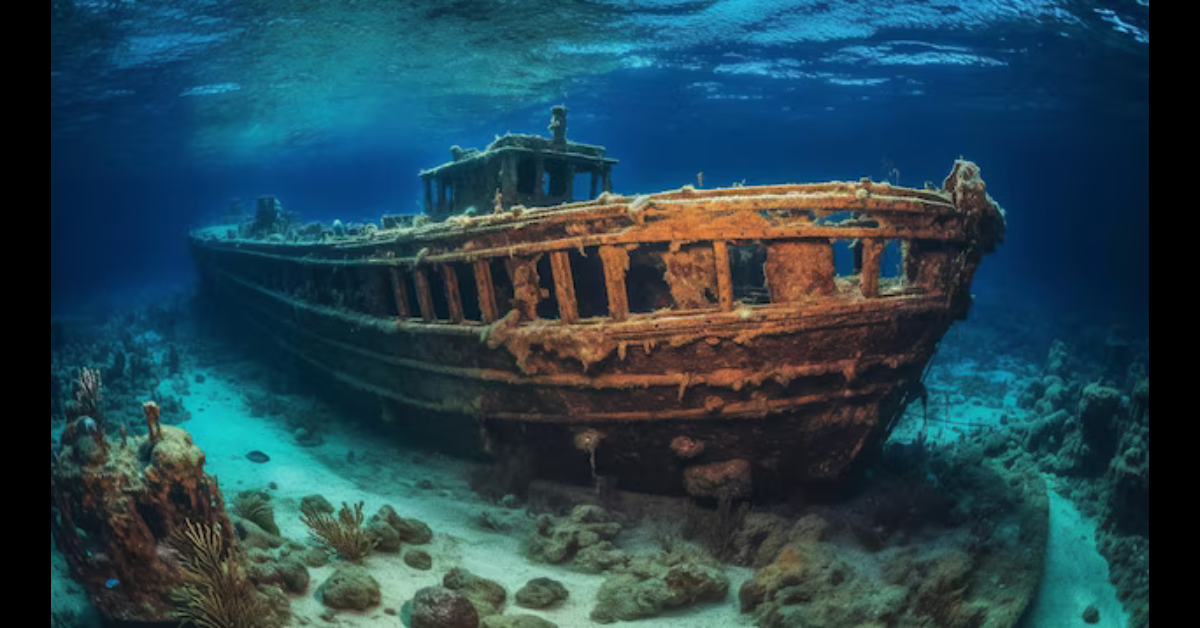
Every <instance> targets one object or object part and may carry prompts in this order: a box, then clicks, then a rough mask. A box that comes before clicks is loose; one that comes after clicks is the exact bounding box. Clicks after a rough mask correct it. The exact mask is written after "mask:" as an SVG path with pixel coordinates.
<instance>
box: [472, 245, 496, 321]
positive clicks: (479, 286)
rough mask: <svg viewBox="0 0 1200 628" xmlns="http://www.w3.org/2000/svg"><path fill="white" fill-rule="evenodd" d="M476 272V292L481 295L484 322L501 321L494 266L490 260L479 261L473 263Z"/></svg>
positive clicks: (481, 310) (480, 306)
mask: <svg viewBox="0 0 1200 628" xmlns="http://www.w3.org/2000/svg"><path fill="white" fill-rule="evenodd" d="M472 266H473V267H474V270H475V290H476V292H478V293H479V311H480V313H481V314H482V316H483V322H485V323H494V322H496V321H498V320H500V310H499V308H497V307H496V287H495V286H494V285H493V284H492V265H491V263H490V262H489V261H488V260H485V259H478V260H475V262H474V263H472Z"/></svg>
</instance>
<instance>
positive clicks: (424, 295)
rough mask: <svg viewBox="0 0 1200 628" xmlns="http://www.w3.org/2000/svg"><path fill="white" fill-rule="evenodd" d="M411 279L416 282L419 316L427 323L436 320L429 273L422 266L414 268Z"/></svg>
mask: <svg viewBox="0 0 1200 628" xmlns="http://www.w3.org/2000/svg"><path fill="white" fill-rule="evenodd" d="M413 279H414V280H415V282H416V284H417V304H419V305H420V306H421V318H423V319H425V322H427V323H433V322H436V321H437V312H436V311H435V310H434V308H433V293H432V292H431V291H430V289H429V273H428V272H427V271H426V270H425V269H424V268H414V269H413Z"/></svg>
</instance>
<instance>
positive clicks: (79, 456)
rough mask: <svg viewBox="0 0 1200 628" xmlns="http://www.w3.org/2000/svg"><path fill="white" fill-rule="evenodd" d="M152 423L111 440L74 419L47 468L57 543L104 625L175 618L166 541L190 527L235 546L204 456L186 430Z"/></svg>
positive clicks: (181, 579)
mask: <svg viewBox="0 0 1200 628" xmlns="http://www.w3.org/2000/svg"><path fill="white" fill-rule="evenodd" d="M154 427H157V429H151V433H150V434H149V435H147V436H136V437H129V438H126V439H123V440H121V441H113V440H110V439H108V438H106V437H105V436H104V434H103V433H102V432H101V431H100V429H99V427H98V426H97V425H96V423H95V421H93V420H92V419H90V418H88V417H82V418H79V419H76V420H75V421H74V422H73V423H71V424H69V425H68V426H67V429H66V430H65V432H64V434H63V438H62V453H61V454H59V456H58V457H57V458H56V459H55V460H54V461H53V462H52V464H51V472H50V496H51V504H52V507H53V509H54V514H55V515H56V521H55V523H54V526H53V529H54V536H55V540H56V542H57V543H58V547H59V548H60V549H61V551H62V552H63V555H64V556H65V557H66V559H67V562H68V564H69V565H70V568H71V574H72V576H73V577H74V578H75V579H76V580H77V581H78V582H79V583H80V584H82V585H83V587H84V589H85V590H86V591H87V594H88V596H89V598H90V599H91V601H92V603H93V604H94V605H95V606H96V608H97V609H98V610H99V611H100V612H101V614H103V615H104V617H105V618H107V619H108V620H110V621H120V622H168V621H172V620H174V618H175V614H174V605H173V601H172V592H173V591H175V590H177V589H179V588H181V587H182V586H183V585H184V584H185V582H186V577H185V574H184V572H183V571H182V570H181V568H180V565H179V562H178V560H177V558H176V557H175V553H174V552H173V551H172V549H171V547H172V546H171V543H170V539H171V535H172V534H173V533H174V532H176V531H177V530H182V529H185V527H186V526H187V524H188V522H192V523H194V524H199V525H204V526H207V527H208V528H211V529H213V530H216V531H218V532H217V533H218V534H220V536H221V538H222V539H223V542H224V545H225V546H227V547H229V546H232V545H233V543H234V538H233V534H234V531H233V530H234V528H233V526H232V525H231V524H230V521H229V518H228V516H227V515H226V514H225V511H224V503H223V501H222V498H221V492H220V490H218V486H217V482H216V480H215V479H214V478H212V477H210V476H208V475H207V474H206V473H205V472H204V459H205V458H204V452H202V451H201V450H200V448H198V447H197V446H196V445H195V443H194V442H192V438H191V436H190V435H189V434H188V433H187V432H185V431H184V430H182V429H178V428H174V427H166V426H154Z"/></svg>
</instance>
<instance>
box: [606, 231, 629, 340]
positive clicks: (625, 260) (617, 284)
mask: <svg viewBox="0 0 1200 628" xmlns="http://www.w3.org/2000/svg"><path fill="white" fill-rule="evenodd" d="M600 260H601V261H602V262H603V263H604V288H605V290H606V291H607V292H608V315H609V317H611V318H612V319H613V320H614V321H618V322H620V321H623V320H625V319H627V318H629V294H628V293H627V292H626V290H625V273H626V272H628V271H629V251H626V250H625V247H621V246H602V247H600Z"/></svg>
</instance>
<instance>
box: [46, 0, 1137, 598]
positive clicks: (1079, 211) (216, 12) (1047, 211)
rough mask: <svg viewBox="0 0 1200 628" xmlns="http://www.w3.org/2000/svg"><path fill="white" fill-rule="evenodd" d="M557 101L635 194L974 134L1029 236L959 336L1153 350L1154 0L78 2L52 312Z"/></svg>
mask: <svg viewBox="0 0 1200 628" xmlns="http://www.w3.org/2000/svg"><path fill="white" fill-rule="evenodd" d="M555 104H565V105H567V106H568V107H569V109H570V115H569V119H568V123H569V129H568V137H569V138H570V139H572V140H574V141H580V142H587V143H594V144H602V145H605V146H606V147H607V148H608V155H609V156H611V157H615V158H617V159H619V160H620V161H621V163H620V165H618V166H617V168H616V169H615V171H614V174H613V180H614V188H615V191H617V192H620V193H643V192H654V191H659V190H663V189H672V188H678V187H680V186H682V185H685V184H688V183H692V182H694V181H695V179H696V175H697V173H699V172H703V173H704V179H705V183H706V186H707V187H715V186H724V185H730V184H733V183H735V182H741V181H745V182H746V183H747V184H766V183H775V182H808V181H824V180H856V179H858V178H860V177H864V176H869V177H872V178H873V179H875V180H883V179H887V178H891V179H892V181H893V182H896V178H897V176H896V175H897V173H898V182H899V183H900V184H902V185H905V186H912V187H921V185H923V184H924V183H925V182H926V181H933V182H935V183H940V181H941V180H942V178H943V177H944V176H945V175H946V174H947V173H948V172H949V169H950V167H951V165H952V163H953V161H954V160H955V159H957V158H959V157H960V156H962V157H965V158H967V159H970V160H972V161H975V162H976V163H978V164H979V166H980V167H981V168H982V175H983V178H984V179H985V180H986V181H987V183H988V191H989V193H990V194H991V195H992V196H993V197H994V198H995V199H996V200H997V201H998V202H999V203H1000V204H1001V205H1002V206H1003V207H1004V208H1005V210H1006V211H1007V218H1008V234H1007V241H1006V242H1005V244H1004V245H1003V246H1002V247H1001V248H1000V250H999V251H998V252H997V253H996V254H995V255H993V256H990V257H989V258H987V259H986V260H985V262H984V263H983V265H982V267H981V270H980V274H979V276H978V278H977V279H976V281H975V283H974V286H973V290H974V292H975V293H976V296H977V298H978V303H979V307H978V308H977V310H976V312H975V314H974V317H973V319H972V321H971V322H970V323H967V324H966V325H967V326H966V331H964V332H962V333H964V334H967V335H968V336H967V337H970V338H974V337H973V336H970V335H969V334H970V333H971V331H970V330H971V329H980V328H983V329H988V330H993V331H989V332H987V333H981V334H980V337H985V336H986V337H987V338H988V339H989V340H988V341H985V342H978V343H976V344H974V345H970V346H969V347H967V344H965V343H962V344H960V345H959V348H960V349H961V348H962V347H967V349H964V350H962V351H961V353H962V355H965V356H968V357H971V358H977V357H978V356H979V355H986V354H987V353H988V351H989V348H988V346H987V343H988V342H991V341H993V340H994V341H996V342H1002V341H1003V340H1004V338H1003V333H1002V332H995V331H994V330H995V329H1002V328H1003V326H1004V325H1017V326H1022V325H1025V323H1021V322H1019V321H1026V322H1028V321H1032V320H1036V322H1037V325H1036V326H1026V327H1025V328H1024V329H1023V331H1025V332H1027V333H1028V334H1029V337H1030V338H1032V339H1033V340H1030V346H1029V347H1024V348H1022V349H1021V351H1024V353H1025V354H1026V355H1028V356H1033V357H1031V358H1030V359H1031V360H1035V361H1036V365H1035V366H1036V367H1037V368H1039V369H1040V368H1041V367H1042V366H1043V364H1042V361H1043V360H1044V359H1045V355H1046V351H1047V349H1048V347H1049V344H1050V342H1051V341H1052V340H1054V339H1057V338H1062V337H1066V335H1067V334H1069V333H1070V332H1071V331H1072V330H1078V329H1081V328H1083V327H1084V326H1096V327H1098V328H1104V329H1109V328H1115V327H1117V326H1119V327H1120V329H1122V330H1123V331H1122V333H1123V334H1127V335H1128V336H1129V337H1132V338H1137V339H1138V341H1139V342H1140V341H1143V340H1144V342H1145V347H1146V349H1145V351H1146V363H1147V365H1148V339H1149V317H1150V283H1149V274H1150V256H1149V247H1150V232H1149V228H1150V218H1149V202H1150V193H1149V187H1150V182H1149V179H1150V172H1149V169H1150V155H1149V141H1150V123H1149V114H1150V49H1149V1H1148V0H1136V1H1132V2H1107V3H1101V2H1090V1H1089V2H1066V1H1056V0H1028V1H1025V2H1002V1H999V0H996V1H991V2H987V1H985V2H970V3H954V2H950V1H949V0H931V1H926V0H919V1H913V2H902V1H881V2H837V1H836V0H829V1H811V0H805V1H800V2H785V1H782V0H780V1H776V0H770V1H756V0H706V1H695V0H632V1H625V0H593V1H583V0H575V1H568V2H564V1H562V0H557V1H555V0H529V1H508V2H504V1H501V0H455V1H450V0H437V1H434V0H425V1H419V0H417V1H411V2H395V1H394V0H360V1H358V2H354V3H350V2H346V3H341V2H337V3H329V2H318V1H316V0H311V1H308V0H296V1H291V2H273V1H270V0H257V1H253V2H240V1H239V2H233V1H229V0H193V1H187V2H177V1H167V0H150V1H140V2H134V1H126V2H106V1H102V0H53V1H52V5H51V120H50V123H51V124H50V127H51V129H50V131H51V133H50V135H51V163H50V166H51V254H50V261H51V280H50V299H51V303H50V307H51V316H52V318H54V317H56V316H68V317H69V316H75V315H77V314H79V313H81V312H87V311H94V310H95V309H96V308H101V309H103V308H120V307H122V305H123V304H129V303H133V302H135V301H136V300H137V299H138V298H140V297H139V295H142V294H144V293H146V292H148V291H153V290H157V289H160V288H163V287H168V288H187V287H188V286H190V285H191V284H192V282H193V281H194V271H193V265H192V261H191V259H190V256H189V252H188V249H187V246H186V235H187V232H188V230H189V229H190V228H192V227H194V226H199V225H202V224H204V223H206V222H208V221H209V220H212V219H214V218H215V217H216V216H217V215H219V214H220V213H221V212H222V211H223V210H225V208H226V207H227V206H228V205H229V203H230V201H231V199H235V198H239V199H243V201H244V202H245V203H246V204H247V205H249V204H250V203H251V202H252V201H251V199H253V198H255V197H257V196H260V195H264V194H270V195H275V196H277V197H279V199H280V200H281V201H282V202H283V204H284V207H285V208H286V209H288V210H291V211H294V212H297V213H298V214H299V215H300V216H302V218H303V219H305V220H323V221H331V220H334V219H340V220H343V221H353V220H362V221H373V220H377V219H378V217H379V216H380V215H382V214H385V213H416V212H418V211H420V206H419V200H420V199H421V196H422V188H421V187H420V184H419V183H420V182H419V180H418V178H417V176H416V175H417V172H418V170H420V169H421V168H427V167H431V166H434V165H437V164H440V163H442V162H445V161H448V160H449V151H448V147H450V146H451V145H461V146H464V147H483V146H485V145H486V144H488V143H489V142H490V141H491V140H492V139H493V137H494V136H495V135H496V134H502V133H504V132H506V131H513V132H526V133H540V134H545V133H546V130H545V129H546V125H547V123H548V121H549V108H550V106H552V105H555ZM1014 312H1020V313H1021V315H1022V316H1025V317H1026V318H1021V319H1019V321H1018V322H1016V323H1014V322H1013V320H1017V319H1015V318H1014V319H1013V320H1009V319H1007V318H1006V316H1010V315H1012V314H1013V313H1014ZM970 325H976V326H982V327H974V328H972V327H970ZM989 325H992V327H988V326H989ZM1034 327H1036V328H1034ZM987 334H992V335H987ZM950 342H953V338H951V340H950ZM1081 342H1083V341H1081ZM954 351H958V349H954ZM972 351H974V352H975V354H972ZM1084 353H1085V354H1086V352H1084ZM955 355H958V354H957V353H955ZM964 359H965V358H964ZM983 361H986V359H985V360H983ZM52 363H53V359H52ZM1146 369H1147V370H1146V376H1147V378H1148V366H1147V367H1146ZM52 379H53V375H52ZM1120 383H1121V384H1123V382H1120ZM52 387H53V384H52ZM1147 430H1148V425H1147ZM1147 439H1148V437H1147ZM1147 450H1148V440H1147ZM1147 455H1148V452H1147ZM1147 467H1148V465H1147ZM1146 544H1147V553H1148V538H1147V539H1146ZM1146 564H1147V579H1148V558H1147V563H1146ZM1147 595H1148V593H1147Z"/></svg>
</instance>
